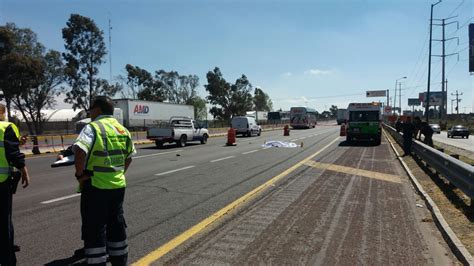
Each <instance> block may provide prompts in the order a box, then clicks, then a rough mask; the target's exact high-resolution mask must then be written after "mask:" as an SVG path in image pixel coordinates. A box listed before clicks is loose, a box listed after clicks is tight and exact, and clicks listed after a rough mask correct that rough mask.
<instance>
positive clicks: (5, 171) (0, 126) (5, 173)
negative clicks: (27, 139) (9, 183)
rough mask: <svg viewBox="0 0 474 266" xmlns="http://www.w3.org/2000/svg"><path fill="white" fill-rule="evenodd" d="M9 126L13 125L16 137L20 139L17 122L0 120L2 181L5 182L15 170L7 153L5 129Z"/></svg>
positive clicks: (0, 168) (0, 176) (0, 172)
mask: <svg viewBox="0 0 474 266" xmlns="http://www.w3.org/2000/svg"><path fill="white" fill-rule="evenodd" d="M9 126H11V127H12V129H13V131H14V132H15V135H16V137H17V138H18V139H20V132H19V131H18V128H17V127H16V126H15V124H13V123H10V122H4V121H0V183H3V182H5V181H6V180H7V178H8V177H9V176H10V175H11V172H12V170H13V167H12V166H11V165H10V164H9V163H8V161H7V154H6V152H5V130H6V129H7V128H8V127H9Z"/></svg>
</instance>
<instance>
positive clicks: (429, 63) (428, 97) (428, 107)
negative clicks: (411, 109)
mask: <svg viewBox="0 0 474 266" xmlns="http://www.w3.org/2000/svg"><path fill="white" fill-rule="evenodd" d="M439 3H441V0H439V1H438V2H436V3H434V4H431V14H430V42H429V52H428V85H427V90H426V99H425V102H426V107H425V120H426V123H428V120H429V118H428V111H429V110H430V83H431V42H432V40H433V7H434V6H435V5H437V4H439Z"/></svg>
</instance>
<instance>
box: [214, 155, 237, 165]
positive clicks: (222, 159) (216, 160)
mask: <svg viewBox="0 0 474 266" xmlns="http://www.w3.org/2000/svg"><path fill="white" fill-rule="evenodd" d="M232 158H235V156H228V157H224V158H220V159H215V160H212V161H211V163H215V162H220V161H224V160H227V159H232Z"/></svg>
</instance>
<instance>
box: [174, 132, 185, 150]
mask: <svg viewBox="0 0 474 266" xmlns="http://www.w3.org/2000/svg"><path fill="white" fill-rule="evenodd" d="M176 144H178V147H184V146H186V135H182V136H181V138H179V140H178V141H177V142H176Z"/></svg>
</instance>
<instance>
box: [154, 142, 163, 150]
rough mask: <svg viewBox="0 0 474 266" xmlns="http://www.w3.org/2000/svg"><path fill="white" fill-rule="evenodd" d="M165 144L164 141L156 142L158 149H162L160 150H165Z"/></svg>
mask: <svg viewBox="0 0 474 266" xmlns="http://www.w3.org/2000/svg"><path fill="white" fill-rule="evenodd" d="M163 144H164V143H163V141H161V140H155V145H156V147H157V148H160V149H161V148H163Z"/></svg>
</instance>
